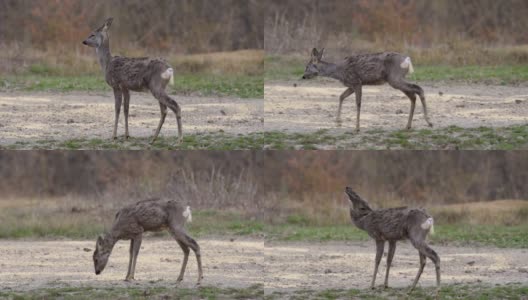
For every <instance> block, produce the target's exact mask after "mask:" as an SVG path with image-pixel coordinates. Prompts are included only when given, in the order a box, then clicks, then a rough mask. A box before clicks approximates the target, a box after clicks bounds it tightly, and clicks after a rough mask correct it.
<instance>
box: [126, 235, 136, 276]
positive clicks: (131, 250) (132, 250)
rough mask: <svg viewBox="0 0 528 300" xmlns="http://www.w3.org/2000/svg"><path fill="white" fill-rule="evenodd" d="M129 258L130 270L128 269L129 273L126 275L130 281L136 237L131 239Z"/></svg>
mask: <svg viewBox="0 0 528 300" xmlns="http://www.w3.org/2000/svg"><path fill="white" fill-rule="evenodd" d="M129 254H130V256H129V258H128V271H127V275H126V277H125V281H130V280H131V279H130V278H131V276H130V274H131V273H132V257H133V256H134V239H131V240H130V249H129Z"/></svg>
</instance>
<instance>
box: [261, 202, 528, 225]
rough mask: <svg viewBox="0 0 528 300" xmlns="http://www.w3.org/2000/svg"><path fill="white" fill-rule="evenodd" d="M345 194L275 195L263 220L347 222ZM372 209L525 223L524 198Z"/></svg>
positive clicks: (461, 220)
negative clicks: (422, 210)
mask: <svg viewBox="0 0 528 300" xmlns="http://www.w3.org/2000/svg"><path fill="white" fill-rule="evenodd" d="M345 197H346V196H342V195H333V196H332V195H328V196H326V197H324V196H313V197H305V198H304V199H303V200H302V201H292V200H291V199H287V198H283V197H280V196H278V195H274V196H270V197H269V198H268V199H267V201H265V205H266V210H265V211H266V212H265V213H264V217H265V220H266V221H268V222H271V223H277V224H279V223H283V222H291V221H293V222H294V223H304V224H310V225H320V226H330V225H339V224H349V223H350V215H349V211H348V209H349V206H348V200H347V199H346V198H345ZM371 205H372V207H373V208H382V207H383V208H388V207H400V206H415V207H424V208H425V209H426V210H427V212H428V213H430V214H431V215H432V216H433V217H434V218H435V222H436V223H438V224H470V225H506V226H510V225H524V224H528V201H525V200H496V201H488V202H470V203H461V204H450V205H441V206H440V205H438V206H436V205H435V206H431V205H429V206H428V205H423V204H422V205H421V204H413V203H405V202H404V201H403V200H401V199H396V198H387V200H385V201H383V203H371Z"/></svg>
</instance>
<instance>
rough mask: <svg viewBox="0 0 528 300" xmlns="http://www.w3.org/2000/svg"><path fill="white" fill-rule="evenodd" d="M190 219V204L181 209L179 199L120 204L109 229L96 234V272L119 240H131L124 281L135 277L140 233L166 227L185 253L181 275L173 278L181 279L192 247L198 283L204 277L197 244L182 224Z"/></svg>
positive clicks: (94, 260)
mask: <svg viewBox="0 0 528 300" xmlns="http://www.w3.org/2000/svg"><path fill="white" fill-rule="evenodd" d="M191 220H192V213H191V209H190V207H189V206H187V207H186V208H185V209H184V208H183V206H182V205H181V204H180V203H179V202H176V201H174V200H162V199H159V198H152V199H147V200H142V201H139V202H137V203H135V204H131V205H128V206H125V207H123V208H122V209H121V210H119V211H118V212H117V214H116V216H115V219H114V223H113V225H112V228H111V229H110V231H109V232H108V233H106V234H103V235H100V236H99V237H98V238H97V242H96V245H95V251H94V253H93V263H94V268H95V274H96V275H99V274H101V272H103V270H104V269H105V267H106V264H107V263H108V258H109V257H110V254H111V253H112V249H113V248H114V245H115V244H116V243H117V242H118V241H119V240H130V259H129V263H128V273H127V275H126V278H125V281H132V280H134V273H135V270H136V261H137V257H138V253H139V249H140V247H141V241H142V236H143V233H144V232H148V231H161V230H164V229H166V230H168V231H169V233H170V234H171V235H172V237H173V238H174V239H175V240H176V242H177V243H178V245H179V246H180V247H181V249H182V251H183V255H184V256H183V262H182V266H181V270H180V275H179V276H178V278H177V279H176V282H177V283H179V282H181V281H182V280H183V275H184V273H185V269H186V267H187V261H188V259H189V253H190V250H189V249H192V250H193V252H194V254H195V255H196V261H197V263H198V282H197V283H196V285H197V286H199V285H200V283H201V281H202V279H203V273H202V259H201V253H200V246H199V245H198V243H197V242H196V241H195V240H194V239H193V238H192V237H190V236H189V235H188V234H187V232H186V231H185V228H184V225H185V223H186V222H190V221H191Z"/></svg>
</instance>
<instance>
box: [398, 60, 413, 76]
mask: <svg viewBox="0 0 528 300" xmlns="http://www.w3.org/2000/svg"><path fill="white" fill-rule="evenodd" d="M400 67H401V68H402V69H409V74H412V73H414V68H413V64H412V62H411V58H410V57H408V56H407V57H406V58H405V59H404V60H403V62H402V63H401V64H400Z"/></svg>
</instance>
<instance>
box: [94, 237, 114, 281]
mask: <svg viewBox="0 0 528 300" xmlns="http://www.w3.org/2000/svg"><path fill="white" fill-rule="evenodd" d="M113 248H114V243H113V242H112V241H111V240H110V239H108V238H106V237H103V236H99V237H97V242H96V244H95V251H94V254H93V262H94V268H95V274H96V275H99V274H101V272H103V270H104V268H105V267H106V263H108V258H109V257H110V253H112V249H113Z"/></svg>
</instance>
